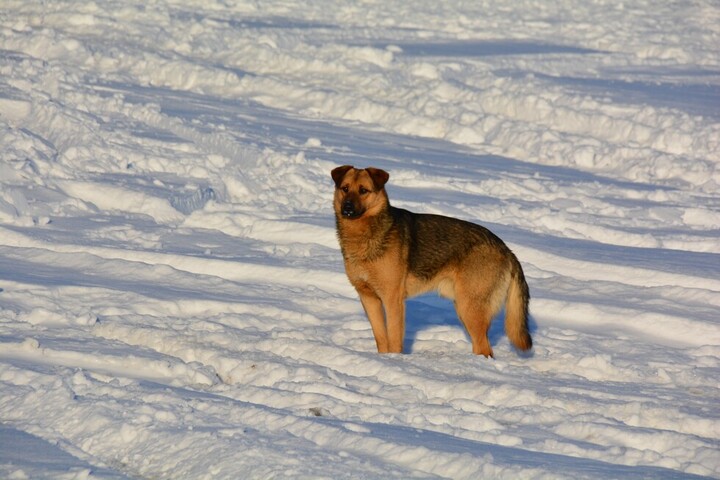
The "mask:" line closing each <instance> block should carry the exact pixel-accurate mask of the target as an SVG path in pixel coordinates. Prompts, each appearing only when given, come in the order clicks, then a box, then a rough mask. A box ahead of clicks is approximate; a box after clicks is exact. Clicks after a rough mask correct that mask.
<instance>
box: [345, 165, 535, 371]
mask: <svg viewBox="0 0 720 480" xmlns="http://www.w3.org/2000/svg"><path fill="white" fill-rule="evenodd" d="M331 175H332V178H333V180H334V181H335V197H334V208H335V219H336V226H337V236H338V239H339V242H340V249H341V250H342V255H343V259H344V261H345V271H346V273H347V276H348V278H349V279H350V283H352V285H353V286H354V287H355V289H356V290H357V292H358V294H359V295H360V301H361V302H362V305H363V308H364V309H365V313H366V314H367V317H368V320H369V321H370V325H371V326H372V331H373V334H374V335H375V342H376V343H377V349H378V352H380V353H388V352H389V353H402V350H403V338H404V336H405V299H406V298H408V297H411V296H414V295H418V294H421V293H425V292H429V291H437V292H438V293H439V294H440V295H441V296H443V297H446V298H450V299H451V300H454V302H455V310H456V312H457V314H458V317H460V321H461V322H462V324H463V325H464V326H465V329H466V330H467V332H468V334H469V335H470V339H471V340H472V349H473V353H475V354H476V355H484V356H485V357H492V356H493V351H492V348H491V347H490V342H489V341H488V337H487V332H488V330H489V328H490V322H491V321H492V318H493V317H494V316H495V314H497V313H498V311H499V310H500V308H501V307H502V305H503V303H505V331H506V333H507V335H508V337H509V338H510V340H511V341H512V343H513V344H514V345H515V346H516V347H517V348H518V349H520V350H529V349H530V348H532V339H531V338H530V333H529V332H528V301H529V299H530V294H529V291H528V286H527V283H526V282H525V275H524V274H523V270H522V267H521V266H520V262H519V261H518V259H517V257H516V256H515V255H514V254H513V253H512V252H511V251H510V249H509V248H508V247H507V246H506V245H505V243H503V241H502V240H500V238H498V237H497V236H496V235H495V234H493V233H492V232H491V231H490V230H488V229H487V228H485V227H481V226H480V225H475V224H474V223H470V222H466V221H463V220H459V219H455V218H450V217H444V216H440V215H428V214H419V213H412V212H409V211H407V210H403V209H401V208H395V207H392V206H391V205H390V202H389V200H388V195H387V192H386V191H385V184H386V183H387V181H388V179H389V178H390V175H389V174H388V173H387V172H385V171H384V170H380V169H378V168H366V169H357V168H354V167H352V166H350V165H344V166H342V167H337V168H335V169H333V171H332V173H331Z"/></svg>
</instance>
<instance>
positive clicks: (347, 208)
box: [340, 200, 360, 218]
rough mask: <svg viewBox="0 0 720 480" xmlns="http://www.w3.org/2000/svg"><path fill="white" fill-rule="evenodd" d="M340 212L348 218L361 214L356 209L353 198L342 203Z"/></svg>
mask: <svg viewBox="0 0 720 480" xmlns="http://www.w3.org/2000/svg"><path fill="white" fill-rule="evenodd" d="M340 213H342V216H343V217H347V218H355V217H358V216H359V215H360V214H359V212H358V211H357V210H356V209H355V204H354V203H353V202H352V200H345V201H344V202H343V203H342V208H340Z"/></svg>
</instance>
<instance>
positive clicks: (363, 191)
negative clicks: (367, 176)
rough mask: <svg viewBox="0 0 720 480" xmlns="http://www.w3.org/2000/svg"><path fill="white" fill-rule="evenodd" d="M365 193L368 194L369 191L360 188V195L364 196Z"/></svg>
mask: <svg viewBox="0 0 720 480" xmlns="http://www.w3.org/2000/svg"><path fill="white" fill-rule="evenodd" d="M366 193H370V190H368V189H367V188H365V187H360V195H365V194H366Z"/></svg>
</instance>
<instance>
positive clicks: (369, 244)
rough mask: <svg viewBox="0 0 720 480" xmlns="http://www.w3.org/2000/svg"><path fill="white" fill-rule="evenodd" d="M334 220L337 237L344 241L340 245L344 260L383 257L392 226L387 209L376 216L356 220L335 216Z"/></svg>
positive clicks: (365, 259) (364, 259) (366, 259)
mask: <svg viewBox="0 0 720 480" xmlns="http://www.w3.org/2000/svg"><path fill="white" fill-rule="evenodd" d="M335 220H336V223H337V231H338V236H340V237H341V238H343V239H344V242H342V241H341V242H340V245H341V249H342V253H343V257H344V258H345V260H348V261H352V260H361V261H368V260H369V261H372V260H377V259H378V258H380V257H382V256H383V254H384V253H385V250H386V248H387V241H388V237H389V236H388V233H389V232H390V230H391V229H392V226H393V222H392V216H391V215H390V209H389V207H388V208H385V209H383V210H382V211H381V212H380V213H378V214H377V215H369V216H366V217H361V218H357V219H347V218H343V217H341V216H337V215H336V216H335Z"/></svg>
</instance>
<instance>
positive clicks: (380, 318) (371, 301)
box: [357, 288, 389, 353]
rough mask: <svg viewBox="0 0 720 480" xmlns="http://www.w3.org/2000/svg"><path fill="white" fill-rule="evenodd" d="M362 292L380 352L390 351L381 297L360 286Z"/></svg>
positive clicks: (362, 300) (366, 313)
mask: <svg viewBox="0 0 720 480" xmlns="http://www.w3.org/2000/svg"><path fill="white" fill-rule="evenodd" d="M357 291H358V293H359V294H360V302H362V306H363V308H364V309H365V315H367V317H368V320H369V321H370V326H371V327H372V331H373V335H375V343H377V350H378V353H388V352H389V349H388V332H387V328H386V327H385V313H384V312H383V306H382V302H381V301H380V298H379V297H378V296H377V295H376V294H375V292H372V291H370V290H366V289H362V288H358V289H357Z"/></svg>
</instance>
